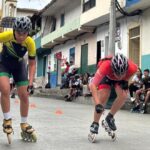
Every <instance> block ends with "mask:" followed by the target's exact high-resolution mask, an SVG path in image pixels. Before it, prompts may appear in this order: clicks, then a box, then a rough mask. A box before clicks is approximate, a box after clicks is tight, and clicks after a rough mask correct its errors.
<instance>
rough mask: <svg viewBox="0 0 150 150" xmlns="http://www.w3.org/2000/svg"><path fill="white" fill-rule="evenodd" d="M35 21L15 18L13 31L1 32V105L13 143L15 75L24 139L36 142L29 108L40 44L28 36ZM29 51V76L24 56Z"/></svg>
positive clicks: (9, 140)
mask: <svg viewBox="0 0 150 150" xmlns="http://www.w3.org/2000/svg"><path fill="white" fill-rule="evenodd" d="M31 27H32V24H31V21H30V19H29V18H28V17H19V18H16V19H15V22H14V26H13V31H6V32H3V33H0V43H3V49H2V52H1V60H0V92H1V107H2V111H3V115H4V121H3V131H4V132H5V133H6V134H7V136H8V142H9V143H11V136H10V135H11V133H12V132H13V129H12V119H11V113H10V98H9V96H10V84H9V77H10V75H13V78H14V81H15V83H16V85H17V91H18V96H19V98H20V115H21V124H20V126H21V130H22V132H21V136H22V138H23V140H28V141H36V136H35V133H34V129H33V128H32V126H31V125H29V124H28V122H27V117H28V110H29V98H28V95H29V94H31V93H33V79H34V75H35V69H36V60H35V56H36V47H35V42H34V40H33V39H32V38H31V37H30V36H28V34H29V31H30V30H31ZM26 52H28V62H29V63H28V64H29V65H28V68H29V79H28V73H27V66H26V65H27V64H25V61H24V58H23V57H24V55H25V54H26Z"/></svg>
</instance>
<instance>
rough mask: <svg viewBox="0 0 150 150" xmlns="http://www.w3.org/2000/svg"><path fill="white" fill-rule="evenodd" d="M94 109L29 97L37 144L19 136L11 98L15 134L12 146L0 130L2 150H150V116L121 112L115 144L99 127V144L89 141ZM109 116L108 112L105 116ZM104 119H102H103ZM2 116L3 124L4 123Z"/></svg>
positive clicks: (16, 107) (15, 102) (16, 103)
mask: <svg viewBox="0 0 150 150" xmlns="http://www.w3.org/2000/svg"><path fill="white" fill-rule="evenodd" d="M93 108H94V107H93V106H92V105H85V104H79V103H75V102H64V101H63V100H57V99H50V98H39V97H38V98H36V97H31V98H30V113H29V119H28V122H29V123H30V124H31V125H32V126H33V127H34V128H35V130H36V133H37V138H38V140H37V142H36V143H27V142H23V141H22V140H21V137H20V115H19V100H18V99H17V98H16V99H11V112H12V116H13V129H14V135H13V136H12V138H13V139H12V144H11V145H9V144H8V143H7V138H6V135H5V134H4V133H3V131H2V127H1V130H0V150H8V149H9V150H100V149H102V150H141V149H143V150H149V149H150V115H146V114H144V115H143V114H136V113H130V112H128V111H123V110H120V111H119V112H118V113H117V114H116V116H115V119H116V125H117V128H118V130H117V131H116V134H117V140H116V141H115V142H113V141H112V140H111V138H110V137H109V136H108V135H107V133H106V132H105V131H104V129H103V128H101V127H100V130H99V134H98V136H97V141H96V143H90V142H89V141H88V139H87V135H88V133H89V126H90V124H91V122H92V119H93V118H92V117H93ZM107 113H108V110H106V111H105V113H104V116H105V115H106V114H107ZM104 116H103V118H104ZM2 119H3V116H2V113H1V114H0V122H1V124H2Z"/></svg>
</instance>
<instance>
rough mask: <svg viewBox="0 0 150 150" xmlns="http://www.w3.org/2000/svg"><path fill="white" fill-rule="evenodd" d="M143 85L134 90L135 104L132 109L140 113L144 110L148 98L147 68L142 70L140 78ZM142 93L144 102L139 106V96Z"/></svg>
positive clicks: (149, 93)
mask: <svg viewBox="0 0 150 150" xmlns="http://www.w3.org/2000/svg"><path fill="white" fill-rule="evenodd" d="M142 82H143V87H142V88H141V89H139V90H137V91H136V105H135V107H134V108H133V109H132V111H140V112H142V113H145V112H146V104H147V102H148V100H149V98H150V76H149V69H145V70H144V78H143V79H142ZM142 94H144V102H143V104H142V106H141V107H140V103H141V101H140V96H141V95H142Z"/></svg>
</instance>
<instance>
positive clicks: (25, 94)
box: [18, 92, 28, 101]
mask: <svg viewBox="0 0 150 150" xmlns="http://www.w3.org/2000/svg"><path fill="white" fill-rule="evenodd" d="M18 95H19V98H20V99H21V100H23V101H27V100H28V95H27V92H21V93H18Z"/></svg>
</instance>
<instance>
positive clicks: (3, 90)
mask: <svg viewBox="0 0 150 150" xmlns="http://www.w3.org/2000/svg"><path fill="white" fill-rule="evenodd" d="M1 94H2V95H3V96H7V95H9V94H10V89H9V88H3V89H1Z"/></svg>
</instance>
